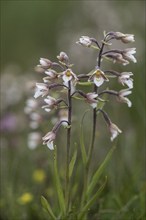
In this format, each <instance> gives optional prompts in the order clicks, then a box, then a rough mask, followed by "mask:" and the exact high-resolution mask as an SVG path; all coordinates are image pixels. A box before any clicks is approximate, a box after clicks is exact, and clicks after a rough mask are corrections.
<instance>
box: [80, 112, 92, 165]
mask: <svg viewBox="0 0 146 220" xmlns="http://www.w3.org/2000/svg"><path fill="white" fill-rule="evenodd" d="M89 110H90V109H87V110H86V111H85V112H84V114H83V117H82V120H81V124H80V134H81V135H80V146H81V154H82V159H83V164H84V165H86V162H87V153H86V149H85V144H84V135H83V120H84V117H85V115H86V113H87V112H88V111H89Z"/></svg>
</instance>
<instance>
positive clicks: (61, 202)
mask: <svg viewBox="0 0 146 220" xmlns="http://www.w3.org/2000/svg"><path fill="white" fill-rule="evenodd" d="M54 177H55V183H56V189H57V193H58V201H59V205H60V209H61V212H62V213H63V214H65V199H64V195H63V189H62V186H61V183H60V178H59V173H58V167H57V149H56V147H55V149H54Z"/></svg>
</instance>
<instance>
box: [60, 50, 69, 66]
mask: <svg viewBox="0 0 146 220" xmlns="http://www.w3.org/2000/svg"><path fill="white" fill-rule="evenodd" d="M57 58H58V60H59V61H61V62H64V63H68V61H69V57H68V56H67V54H66V53H65V52H60V54H59V55H58V56H57Z"/></svg>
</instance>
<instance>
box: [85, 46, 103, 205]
mask: <svg viewBox="0 0 146 220" xmlns="http://www.w3.org/2000/svg"><path fill="white" fill-rule="evenodd" d="M103 48H104V43H102V45H101V47H100V50H99V56H98V67H99V68H100V66H101V58H102V52H103ZM97 89H98V88H97V86H96V85H94V88H93V92H95V93H97ZM96 117H97V116H96V109H93V127H92V139H91V145H90V148H89V151H88V158H87V163H86V166H85V174H84V191H83V196H82V206H83V205H84V203H86V200H87V198H86V192H87V186H88V179H89V169H90V164H91V158H92V153H93V149H94V143H95V133H96Z"/></svg>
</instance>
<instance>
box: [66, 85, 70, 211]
mask: <svg viewBox="0 0 146 220" xmlns="http://www.w3.org/2000/svg"><path fill="white" fill-rule="evenodd" d="M71 115H72V102H71V82H70V81H69V82H68V124H69V125H70V126H69V128H68V129H67V146H66V194H65V201H66V213H68V209H69V162H70V138H71Z"/></svg>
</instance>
